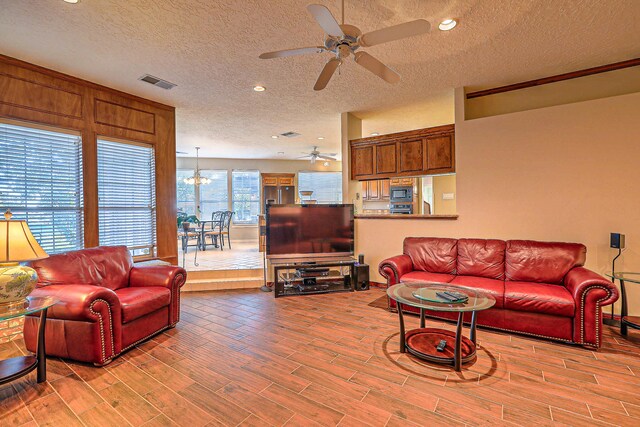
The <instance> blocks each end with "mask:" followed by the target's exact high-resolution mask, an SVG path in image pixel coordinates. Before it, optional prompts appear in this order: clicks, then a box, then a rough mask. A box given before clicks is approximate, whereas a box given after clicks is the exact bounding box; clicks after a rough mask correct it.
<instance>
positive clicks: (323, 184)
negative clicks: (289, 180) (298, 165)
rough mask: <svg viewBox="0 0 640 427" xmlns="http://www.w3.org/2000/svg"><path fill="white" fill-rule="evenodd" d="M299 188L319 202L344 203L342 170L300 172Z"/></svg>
mask: <svg viewBox="0 0 640 427" xmlns="http://www.w3.org/2000/svg"><path fill="white" fill-rule="evenodd" d="M298 188H299V189H300V191H313V194H312V195H311V197H310V199H311V200H317V202H318V203H342V172H298Z"/></svg>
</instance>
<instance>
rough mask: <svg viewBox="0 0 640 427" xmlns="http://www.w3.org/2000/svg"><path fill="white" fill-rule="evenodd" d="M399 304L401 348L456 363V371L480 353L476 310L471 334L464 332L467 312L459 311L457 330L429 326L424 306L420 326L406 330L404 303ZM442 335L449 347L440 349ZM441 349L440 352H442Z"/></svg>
mask: <svg viewBox="0 0 640 427" xmlns="http://www.w3.org/2000/svg"><path fill="white" fill-rule="evenodd" d="M397 305H398V318H399V320H400V352H401V353H405V352H407V351H408V352H409V353H411V354H413V355H414V356H416V357H418V358H420V359H424V360H427V361H429V362H435V363H443V364H447V365H453V368H454V369H455V370H456V371H458V372H459V371H460V370H462V364H463V363H466V362H469V361H470V360H472V359H473V358H474V357H475V355H476V314H477V312H476V311H473V312H471V327H470V328H469V338H467V337H463V336H462V325H463V320H462V317H463V315H464V313H463V312H460V313H458V323H457V325H456V331H455V332H451V331H447V330H446V329H437V328H425V311H424V310H423V309H421V310H420V328H419V329H412V330H410V331H408V332H406V333H405V328H404V314H403V310H402V304H401V303H400V302H398V303H397ZM441 339H444V340H446V341H447V346H446V347H445V351H443V352H438V350H437V349H436V346H437V345H438V343H439V342H440V340H441ZM438 353H440V354H438Z"/></svg>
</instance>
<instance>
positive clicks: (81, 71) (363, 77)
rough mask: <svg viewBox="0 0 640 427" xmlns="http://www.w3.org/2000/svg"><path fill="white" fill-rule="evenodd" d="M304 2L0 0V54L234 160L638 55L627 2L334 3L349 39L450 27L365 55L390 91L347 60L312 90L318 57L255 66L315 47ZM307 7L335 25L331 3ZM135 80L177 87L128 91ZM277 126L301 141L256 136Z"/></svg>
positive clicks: (639, 30) (399, 125) (428, 118)
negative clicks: (420, 22) (171, 124)
mask: <svg viewBox="0 0 640 427" xmlns="http://www.w3.org/2000/svg"><path fill="white" fill-rule="evenodd" d="M312 1H313V0H278V1H274V0H241V1H227V2H222V1H194V0H190V1H188V0H155V1H154V0H128V1H122V0H120V1H117V0H99V1H98V0H80V2H79V3H78V4H76V5H70V4H67V3H65V2H63V1H62V0H30V1H19V0H0V11H1V12H2V13H0V52H1V53H3V54H5V55H9V56H13V57H16V58H19V59H23V60H26V61H29V62H33V63H36V64H39V65H43V66H45V67H49V68H52V69H55V70H58V71H62V72H65V73H68V74H72V75H75V76H78V77H81V78H85V79H87V80H91V81H95V82H97V83H101V84H104V85H107V86H110V87H113V88H116V89H120V90H123V91H126V92H130V93H134V94H137V95H140V96H143V97H147V98H151V99H154V100H157V101H160V102H164V103H166V104H170V105H174V106H176V107H177V128H178V135H177V137H178V150H180V151H187V152H188V153H189V154H190V155H193V152H194V150H193V147H194V146H196V145H201V146H202V147H203V149H202V150H201V154H202V155H203V156H210V157H235V158H271V157H277V152H278V151H284V152H285V153H286V157H295V156H298V155H300V154H299V152H300V151H304V150H308V149H311V147H312V146H313V145H319V146H320V148H321V150H324V151H339V146H340V143H339V137H340V129H339V126H340V113H341V112H345V111H352V112H355V113H356V115H359V116H360V117H362V118H364V120H365V125H364V128H365V132H366V131H369V130H370V131H371V132H374V131H380V132H386V131H387V130H388V129H393V130H404V129H408V128H411V127H420V126H421V125H423V124H425V123H426V124H431V122H432V121H433V120H435V121H438V120H440V118H444V119H445V120H449V119H447V117H450V119H451V120H452V119H453V117H452V108H453V107H452V102H453V100H452V97H451V96H450V94H451V93H452V89H453V88H455V87H459V86H472V87H486V86H488V85H493V84H505V83H510V82H517V81H521V80H526V79H531V78H536V77H543V76H547V75H552V74H556V73H561V72H567V71H572V70H576V69H581V68H586V67H591V66H596V65H602V64H606V63H610V62H615V61H620V60H624V59H629V58H632V57H637V56H640V45H639V44H638V41H639V40H640V26H639V25H638V21H639V18H640V0H607V1H602V0H428V1H427V0H345V4H346V6H345V9H346V11H345V15H346V19H345V21H346V23H349V24H354V25H356V26H357V27H359V28H360V29H361V30H362V31H363V32H367V31H371V30H374V29H378V28H382V27H385V26H389V25H394V24H398V23H401V22H404V21H408V20H413V19H417V18H424V19H427V20H428V21H429V22H431V24H432V26H434V27H435V26H437V23H438V22H439V21H440V20H442V19H443V18H447V17H456V18H458V19H459V21H460V25H459V26H458V27H457V28H456V29H454V30H453V31H451V32H447V33H444V32H440V31H438V30H437V29H436V30H432V32H431V33H430V34H428V35H423V36H419V37H415V38H412V39H406V40H402V41H397V42H392V43H388V44H385V45H379V46H374V47H370V48H367V49H366V50H367V51H368V52H369V53H370V54H372V55H374V56H375V57H377V58H378V59H380V60H382V61H383V62H385V63H386V64H388V65H389V66H390V67H392V68H394V69H395V70H397V71H398V72H399V73H400V74H401V75H402V81H401V82H400V83H399V84H397V85H389V84H387V83H385V82H383V81H382V80H380V79H379V78H377V77H375V76H373V75H372V74H370V73H369V72H367V71H366V70H364V69H362V68H361V67H359V66H358V65H356V64H355V63H354V62H353V61H348V62H347V63H345V64H344V65H343V66H342V67H341V70H340V75H336V76H334V79H333V80H332V81H331V82H330V83H329V85H328V87H327V89H325V90H324V91H322V92H314V91H313V90H312V87H313V84H314V82H315V79H316V77H317V75H318V73H319V72H320V70H321V69H322V67H323V65H324V63H325V62H326V61H327V60H328V59H329V57H330V56H329V54H327V53H325V54H318V55H310V56H304V57H302V56H300V57H289V58H280V59H273V60H259V59H258V55H259V54H260V53H262V52H265V51H272V50H277V49H284V48H293V47H302V46H314V45H318V44H321V43H322V36H323V34H322V31H321V29H320V28H319V27H318V26H317V25H316V24H315V22H314V21H313V20H312V18H311V17H310V16H309V14H308V13H307V11H306V9H305V7H306V5H307V4H308V3H311V2H312ZM316 1H317V2H318V3H322V4H325V5H326V6H327V7H329V8H330V9H331V10H332V11H333V13H334V15H335V16H336V17H339V16H340V13H339V10H338V4H339V2H338V1H321V0H316ZM145 73H149V74H152V75H154V76H157V77H160V78H163V79H166V80H169V81H171V82H173V83H176V84H177V85H178V87H176V88H175V89H173V90H171V91H164V90H162V89H159V88H156V87H153V86H149V85H147V84H146V83H142V82H139V81H138V80H137V79H138V77H140V76H141V75H143V74H145ZM255 84H261V85H264V86H266V87H267V91H266V92H263V93H256V92H254V91H253V90H252V87H253V86H254V85H255ZM443 94H449V95H443ZM440 106H441V107H440ZM439 108H442V109H443V110H442V111H444V110H446V112H445V113H443V112H442V111H440V110H439ZM368 120H371V122H368ZM434 124H437V123H434ZM289 130H294V131H297V132H299V133H301V134H302V136H301V137H298V138H295V139H284V138H280V139H278V140H273V139H271V137H270V135H273V134H276V133H282V132H285V131H289ZM318 136H324V137H325V140H323V141H318V140H317V139H316V138H317V137H318ZM280 158H282V157H280Z"/></svg>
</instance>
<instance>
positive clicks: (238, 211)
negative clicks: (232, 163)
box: [231, 170, 260, 224]
mask: <svg viewBox="0 0 640 427" xmlns="http://www.w3.org/2000/svg"><path fill="white" fill-rule="evenodd" d="M231 187H232V191H231V192H232V197H233V206H232V207H233V212H235V215H234V217H233V222H234V223H236V224H257V223H258V213H259V212H260V172H259V171H257V170H256V171H241V170H234V171H232V172H231Z"/></svg>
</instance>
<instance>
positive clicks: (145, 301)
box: [115, 286, 171, 323]
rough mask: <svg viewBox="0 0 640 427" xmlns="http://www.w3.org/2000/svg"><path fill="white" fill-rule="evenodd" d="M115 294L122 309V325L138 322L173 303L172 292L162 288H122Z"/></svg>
mask: <svg viewBox="0 0 640 427" xmlns="http://www.w3.org/2000/svg"><path fill="white" fill-rule="evenodd" d="M115 293H116V295H117V296H118V299H120V306H121V307H122V323H128V322H130V321H132V320H136V319H138V318H140V317H142V316H144V315H146V314H149V313H151V312H154V311H156V310H158V309H160V308H162V307H166V306H168V305H169V304H170V303H171V291H170V290H169V289H168V288H165V287H160V286H146V287H140V286H138V287H129V288H122V289H118V290H116V291H115Z"/></svg>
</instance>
